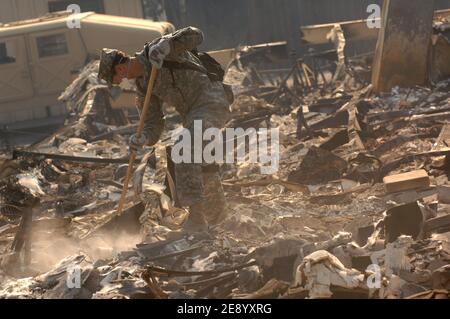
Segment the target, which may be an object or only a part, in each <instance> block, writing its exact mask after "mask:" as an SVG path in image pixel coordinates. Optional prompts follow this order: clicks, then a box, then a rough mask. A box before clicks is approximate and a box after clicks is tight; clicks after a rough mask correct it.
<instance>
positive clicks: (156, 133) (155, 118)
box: [136, 95, 164, 146]
mask: <svg viewBox="0 0 450 319" xmlns="http://www.w3.org/2000/svg"><path fill="white" fill-rule="evenodd" d="M144 99H145V97H143V96H138V97H137V99H136V104H137V105H138V107H139V108H140V109H141V110H142V106H143V104H144ZM163 130H164V114H163V112H162V103H161V101H160V100H159V99H158V98H157V97H156V96H154V95H153V96H152V97H151V99H150V108H149V110H148V113H147V117H146V118H145V126H144V133H145V135H146V136H147V138H148V140H147V144H146V145H148V146H153V145H155V144H156V143H157V142H158V141H159V138H160V137H161V134H162V132H163Z"/></svg>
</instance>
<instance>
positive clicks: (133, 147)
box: [129, 133, 147, 153]
mask: <svg viewBox="0 0 450 319" xmlns="http://www.w3.org/2000/svg"><path fill="white" fill-rule="evenodd" d="M146 142H147V136H146V135H145V134H144V133H142V134H141V136H140V137H139V138H138V137H137V135H136V134H133V135H132V136H131V137H130V141H129V147H130V151H132V152H135V153H136V152H138V151H139V150H141V149H142V147H143V146H144V144H145V143H146Z"/></svg>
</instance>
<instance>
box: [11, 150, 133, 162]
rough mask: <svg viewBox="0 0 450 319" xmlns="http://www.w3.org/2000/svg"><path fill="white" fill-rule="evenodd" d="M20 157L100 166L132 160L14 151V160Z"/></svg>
mask: <svg viewBox="0 0 450 319" xmlns="http://www.w3.org/2000/svg"><path fill="white" fill-rule="evenodd" d="M20 157H25V158H33V159H36V160H39V159H41V160H44V159H53V160H59V161H66V162H77V163H98V164H128V162H129V161H130V159H129V158H128V157H126V158H97V157H81V156H71V155H61V154H49V153H38V152H27V151H18V150H14V151H13V159H18V158H20ZM140 161H141V159H140V158H138V159H136V161H135V163H140Z"/></svg>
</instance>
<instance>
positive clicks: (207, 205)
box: [175, 107, 229, 224]
mask: <svg viewBox="0 0 450 319" xmlns="http://www.w3.org/2000/svg"><path fill="white" fill-rule="evenodd" d="M228 119H229V113H228V108H207V107H205V108H198V109H196V110H194V111H192V112H191V114H189V117H188V118H187V120H186V122H185V128H186V129H187V130H189V132H190V134H191V137H192V138H193V137H194V121H201V123H202V136H203V132H204V130H206V129H208V128H218V129H221V128H223V126H224V125H225V123H226V122H227V120H228ZM207 143H209V141H204V142H203V143H202V145H203V147H202V150H203V148H204V146H205V145H206V144H207ZM197 151H198V150H197ZM191 152H192V153H193V152H194V148H193V147H192V148H191ZM191 158H192V159H193V158H194V154H191ZM175 184H176V192H177V198H178V202H179V204H180V206H183V207H189V210H190V214H191V216H190V218H191V219H192V221H193V222H195V223H202V221H204V220H206V221H207V222H208V224H216V223H217V222H219V221H220V220H221V219H222V218H223V217H224V216H223V215H224V211H225V208H226V201H225V195H224V191H223V187H222V184H221V178H220V173H219V165H218V164H207V163H204V162H203V161H202V163H179V164H175Z"/></svg>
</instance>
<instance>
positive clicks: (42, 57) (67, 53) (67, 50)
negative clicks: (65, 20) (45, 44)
mask: <svg viewBox="0 0 450 319" xmlns="http://www.w3.org/2000/svg"><path fill="white" fill-rule="evenodd" d="M56 36H63V37H64V40H65V47H66V52H65V53H61V54H52V55H45V56H41V51H40V46H39V39H42V38H51V37H56ZM34 39H35V41H34V44H35V47H36V55H37V58H38V59H39V60H46V59H57V58H60V57H66V56H69V55H70V43H69V37H68V36H67V33H66V32H64V31H58V32H54V33H49V34H43V35H36V36H35V37H34Z"/></svg>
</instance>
